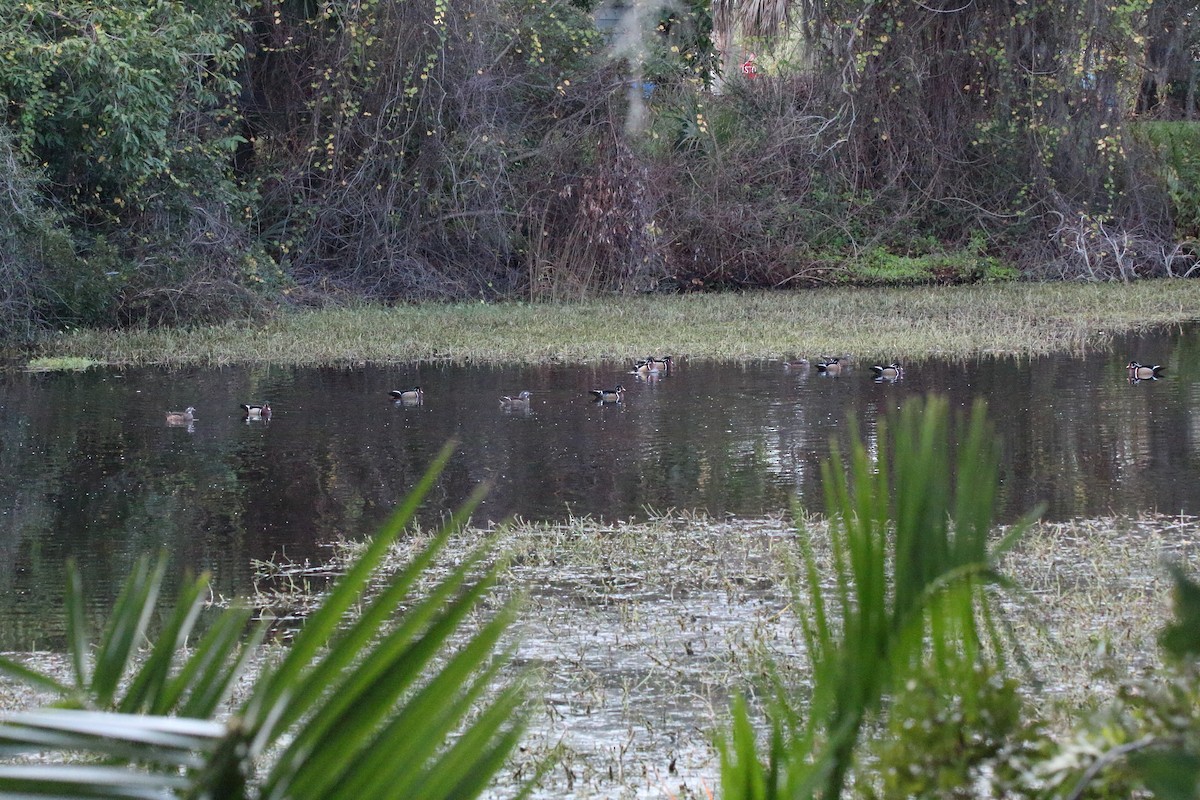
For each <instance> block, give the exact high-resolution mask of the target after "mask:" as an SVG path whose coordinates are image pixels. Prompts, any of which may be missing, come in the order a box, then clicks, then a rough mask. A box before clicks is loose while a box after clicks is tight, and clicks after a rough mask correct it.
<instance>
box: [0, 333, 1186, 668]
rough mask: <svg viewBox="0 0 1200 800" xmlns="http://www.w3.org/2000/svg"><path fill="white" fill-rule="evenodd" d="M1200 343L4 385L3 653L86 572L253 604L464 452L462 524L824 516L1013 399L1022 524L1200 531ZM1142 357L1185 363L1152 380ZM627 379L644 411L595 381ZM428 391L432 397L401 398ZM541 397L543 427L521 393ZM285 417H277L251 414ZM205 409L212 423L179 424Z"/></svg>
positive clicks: (444, 504) (457, 462)
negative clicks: (948, 412)
mask: <svg viewBox="0 0 1200 800" xmlns="http://www.w3.org/2000/svg"><path fill="white" fill-rule="evenodd" d="M1198 333H1200V331H1197V330H1193V329H1190V328H1189V329H1185V330H1182V331H1181V330H1174V331H1168V332H1163V333H1160V334H1154V335H1145V336H1140V337H1137V338H1131V339H1119V340H1117V341H1115V342H1114V343H1113V346H1112V347H1111V348H1109V349H1107V350H1105V351H1102V352H1094V353H1090V354H1087V355H1083V356H1067V355H1060V356H1050V357H1045V358H1034V359H1027V358H1004V357H991V358H983V359H977V360H970V361H953V362H951V361H944V360H926V361H922V362H914V363H911V364H907V365H906V371H905V374H904V377H903V379H902V380H900V381H898V382H895V383H877V382H875V381H874V380H873V374H872V372H871V370H870V369H869V368H868V366H869V365H855V366H853V367H852V368H850V369H849V370H847V371H846V372H845V373H844V374H842V375H840V376H837V377H828V376H825V375H823V374H820V373H818V372H817V371H816V370H815V369H811V368H808V369H806V368H793V369H785V368H784V367H783V365H782V364H780V363H779V362H756V363H749V364H737V365H731V364H713V363H699V362H696V363H689V362H682V363H677V364H676V365H675V366H674V368H673V369H672V370H671V372H670V374H666V375H662V376H660V377H659V378H658V379H657V380H644V379H639V378H638V377H637V376H635V375H632V374H629V373H628V369H629V366H628V365H621V364H602V365H586V366H578V365H557V364H547V365H545V366H537V367H524V368H493V367H469V366H467V367H463V366H441V365H424V364H422V365H397V366H372V367H359V368H345V369H314V368H290V367H251V368H225V369H185V370H162V369H129V370H89V371H86V372H81V373H66V374H27V373H15V372H10V373H6V374H3V375H0V459H2V461H3V469H2V470H0V620H2V622H0V649H5V650H7V649H24V648H30V647H34V646H43V647H44V646H53V645H54V644H56V643H57V641H56V634H55V633H54V631H55V630H56V627H55V625H56V624H57V623H55V625H47V622H46V620H47V619H48V618H52V619H54V620H57V619H58V617H59V616H60V608H61V587H62V586H63V562H64V559H65V558H66V557H67V556H74V557H75V558H76V559H77V560H78V561H79V562H80V564H81V566H82V568H83V570H84V574H85V581H86V582H87V585H88V586H89V588H90V590H91V591H92V592H93V593H94V594H95V595H96V598H95V600H96V602H97V603H106V602H108V599H107V598H111V596H112V595H113V594H114V593H115V591H116V589H117V587H118V586H119V585H120V583H121V581H122V580H123V579H124V577H125V576H126V575H127V574H128V572H129V569H130V565H131V564H132V563H133V561H134V560H135V559H136V558H137V557H138V556H139V555H141V554H143V553H147V552H155V551H158V550H164V551H166V552H167V553H168V554H169V556H170V558H171V561H172V566H173V571H179V570H181V569H183V568H185V567H186V568H191V569H193V570H199V569H208V570H211V571H212V572H213V573H214V584H215V586H216V588H217V590H218V591H220V592H222V593H226V594H239V593H245V592H246V590H247V589H248V588H249V586H250V583H251V577H252V562H253V560H254V559H267V558H272V557H280V556H282V557H286V558H290V559H293V560H296V561H304V560H306V559H320V558H323V556H324V554H325V550H324V549H323V545H324V544H325V543H327V542H329V541H330V540H332V539H335V538H337V537H339V536H359V535H364V534H367V533H369V532H371V531H372V530H373V529H374V528H375V527H376V526H377V525H378V524H379V523H380V522H381V521H382V520H383V519H384V518H385V517H386V516H387V514H388V513H389V512H390V511H391V510H392V509H393V508H394V507H395V505H396V504H397V503H398V502H399V501H400V500H401V499H402V498H403V497H404V495H405V493H406V492H407V491H408V490H409V489H410V488H411V487H412V485H413V484H414V482H415V481H416V480H417V478H418V477H419V476H420V474H421V473H422V471H423V470H424V468H425V467H426V465H427V464H428V463H429V461H430V459H431V458H432V457H433V455H434V454H435V453H436V452H437V451H438V450H439V449H440V448H441V446H442V445H443V444H444V443H445V442H446V441H447V440H449V439H451V438H454V439H457V440H458V442H459V448H458V450H457V451H456V453H455V455H454V456H453V458H452V460H451V462H450V465H449V467H448V469H447V470H446V472H445V474H444V475H443V476H442V478H441V480H440V481H439V483H438V485H437V488H436V490H435V491H434V493H433V495H432V496H431V497H430V499H429V501H428V502H427V507H428V510H427V515H426V519H427V520H428V521H431V522H432V521H436V519H438V518H440V516H441V515H443V514H444V513H445V512H446V511H447V510H448V509H450V508H452V507H453V506H454V505H455V504H457V503H458V502H459V501H460V500H462V499H463V498H465V497H466V496H467V495H468V494H469V493H470V491H471V490H472V489H473V488H474V487H475V486H477V485H478V484H479V483H481V482H484V481H488V482H490V483H491V484H492V487H493V488H492V490H491V493H490V494H489V495H488V497H487V499H486V500H485V502H484V503H483V505H482V507H481V508H480V510H479V512H478V513H477V515H476V517H475V521H476V522H477V523H483V522H487V521H494V520H501V519H503V518H505V517H508V516H510V515H519V516H521V517H523V518H526V519H534V520H556V519H563V518H566V517H567V516H568V515H574V516H584V515H587V516H592V517H596V518H602V519H617V518H620V519H628V518H644V517H646V516H647V515H649V514H651V513H653V512H654V511H656V510H660V511H661V510H666V509H672V508H673V509H688V510H693V509H694V510H702V511H706V512H708V513H710V514H713V515H726V514H730V515H746V516H755V515H761V514H764V513H769V512H774V511H778V510H780V509H783V508H785V507H786V506H787V504H788V503H789V502H790V500H791V498H793V497H796V498H798V499H799V501H800V502H801V504H802V505H804V506H805V507H808V508H810V509H813V510H820V508H821V506H822V489H821V486H820V463H821V461H822V459H824V458H825V457H826V456H827V455H828V452H829V442H830V440H831V437H848V435H849V431H850V430H851V428H852V427H853V426H857V429H858V430H859V431H860V432H861V434H862V435H863V436H866V437H871V436H873V435H874V432H875V430H876V425H877V420H878V419H879V418H881V416H882V415H884V414H885V413H887V412H889V411H891V410H893V409H895V408H897V407H898V406H899V405H900V403H901V402H902V401H903V400H904V399H905V398H907V397H910V396H913V395H921V394H925V393H928V392H937V393H940V394H943V395H945V396H947V397H948V398H949V399H950V401H951V403H952V405H953V406H955V407H960V408H964V409H965V408H968V407H969V406H970V404H971V403H972V402H973V400H974V399H975V398H977V397H983V398H985V399H987V401H988V402H989V406H990V409H991V416H992V419H993V421H994V422H995V423H996V426H997V429H998V432H999V434H1000V436H1001V438H1002V441H1003V465H1002V489H1001V495H1000V502H1001V505H1002V515H1003V516H1004V518H1006V519H1012V518H1014V517H1016V516H1017V515H1019V514H1020V513H1021V512H1023V511H1025V510H1027V509H1029V508H1031V507H1033V506H1034V505H1036V504H1037V503H1045V504H1046V508H1047V511H1046V516H1048V517H1050V518H1057V519H1063V518H1071V517H1088V516H1096V515H1106V514H1134V513H1137V512H1141V511H1150V510H1157V511H1160V512H1166V513H1177V512H1181V513H1185V514H1197V513H1200V448H1198V444H1200V394H1198V393H1197V391H1196V389H1197V386H1198V384H1200V378H1197V375H1200V336H1198ZM1131 358H1135V359H1137V360H1139V361H1142V362H1146V363H1156V364H1158V363H1161V364H1164V365H1166V367H1167V369H1166V372H1165V374H1164V376H1163V378H1162V379H1161V380H1155V381H1142V382H1140V383H1136V384H1131V383H1130V382H1129V381H1128V380H1127V376H1126V371H1125V364H1126V362H1127V361H1129V360H1130V359H1131ZM618 383H621V384H623V385H624V386H625V387H626V389H627V392H626V394H625V397H624V401H623V402H622V403H619V404H616V403H612V404H609V403H604V404H599V403H595V402H592V401H591V400H590V399H589V397H588V390H589V389H591V388H608V387H611V386H615V385H616V384H618ZM414 385H420V386H421V387H422V388H423V390H424V393H425V394H424V400H423V402H422V403H421V404H419V405H404V404H397V403H393V402H392V401H391V400H390V398H389V396H388V392H389V391H390V390H392V389H396V388H407V387H410V386H414ZM524 389H528V390H530V391H531V392H532V393H533V394H532V402H531V403H530V406H529V408H528V410H524V409H516V410H506V409H503V408H502V407H501V405H500V403H499V402H498V398H499V397H500V395H504V394H510V395H515V394H516V393H518V392H520V391H521V390H524ZM264 400H265V401H269V402H270V404H271V406H272V411H273V413H272V415H271V417H270V419H269V420H261V421H260V420H250V421H246V420H244V419H243V417H242V413H241V410H240V408H239V405H240V404H241V403H247V402H260V401H264ZM187 406H194V407H195V409H196V411H195V420H194V422H193V423H192V424H191V425H178V426H170V425H167V424H166V419H165V416H164V414H165V412H166V411H168V410H179V409H183V408H185V407H187Z"/></svg>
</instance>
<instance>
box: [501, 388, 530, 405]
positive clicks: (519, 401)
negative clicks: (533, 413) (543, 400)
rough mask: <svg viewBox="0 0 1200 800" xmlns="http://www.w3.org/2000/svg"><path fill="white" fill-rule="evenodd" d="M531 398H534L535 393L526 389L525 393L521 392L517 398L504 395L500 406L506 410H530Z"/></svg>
mask: <svg viewBox="0 0 1200 800" xmlns="http://www.w3.org/2000/svg"><path fill="white" fill-rule="evenodd" d="M531 397H533V393H532V392H530V391H529V390H528V389H526V390H525V391H523V392H521V393H520V394H519V395H517V396H516V397H509V396H508V395H504V397H501V398H500V405H502V406H504V407H505V408H515V409H525V408H529V398H531Z"/></svg>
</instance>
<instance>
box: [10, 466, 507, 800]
mask: <svg viewBox="0 0 1200 800" xmlns="http://www.w3.org/2000/svg"><path fill="white" fill-rule="evenodd" d="M450 452H451V448H449V447H447V448H446V449H444V450H443V452H442V453H441V454H440V455H439V456H438V458H437V460H436V461H435V463H434V464H433V466H431V468H430V469H429V471H428V472H427V473H426V474H425V476H424V477H423V478H422V479H421V481H420V482H419V484H418V485H417V487H416V488H414V490H413V491H412V493H411V494H410V495H409V496H408V498H407V499H406V500H405V501H404V503H403V504H402V505H401V507H400V508H399V509H398V510H397V512H396V514H395V516H394V517H393V518H392V520H391V521H389V522H388V524H387V525H386V526H385V527H384V529H383V530H381V531H380V532H379V533H378V534H377V535H376V536H375V538H374V539H373V540H372V541H371V542H370V544H369V545H368V547H367V548H366V550H365V551H364V553H363V554H362V555H361V556H360V557H359V558H358V560H357V561H356V562H355V563H354V564H352V565H351V567H350V568H349V570H348V571H347V573H346V574H345V575H343V576H342V577H341V578H340V579H339V580H338V581H337V583H336V584H335V585H334V587H333V589H332V590H331V591H330V592H329V594H328V595H327V596H326V597H325V599H324V602H323V603H322V604H321V606H320V607H319V608H318V609H317V610H316V611H315V612H314V613H313V614H312V616H311V617H310V618H309V619H308V620H307V621H306V623H305V624H304V626H303V628H302V629H301V630H300V632H299V633H298V634H297V635H296V636H295V638H294V640H293V642H292V645H291V646H290V648H288V650H287V652H286V654H285V655H284V656H283V658H282V659H281V660H280V661H279V662H278V663H275V664H269V665H267V666H265V667H264V668H263V672H262V673H261V674H260V675H259V676H258V677H257V678H256V679H255V680H254V683H253V687H252V688H251V690H250V693H249V697H248V699H247V700H245V701H244V702H243V703H241V704H240V707H239V708H238V709H237V711H236V713H234V714H233V715H232V716H231V717H229V718H228V720H226V721H224V722H217V721H214V716H216V712H217V710H218V707H219V705H220V704H221V702H222V701H223V700H224V699H225V698H226V697H227V695H228V693H229V689H230V688H231V686H232V681H233V680H234V679H235V678H236V677H237V676H238V675H239V674H240V673H241V672H242V671H243V668H244V666H245V660H246V658H247V657H248V656H249V654H250V653H252V652H253V650H254V647H253V645H254V643H255V641H256V640H257V637H258V636H260V635H261V631H260V633H259V634H256V635H255V637H254V638H252V639H251V641H250V642H249V643H247V644H245V645H242V644H241V635H242V633H243V629H244V626H245V623H246V622H247V620H248V616H249V614H248V612H247V611H246V610H229V611H226V612H224V613H223V614H221V615H220V616H219V618H218V619H217V620H216V621H215V623H214V624H213V625H212V626H211V627H210V628H209V629H208V631H207V632H206V633H204V634H203V636H201V637H200V638H199V639H198V641H195V642H190V641H188V635H189V633H191V631H192V630H193V625H194V623H195V621H196V618H197V616H198V614H199V612H200V610H201V606H202V604H203V600H204V593H205V590H206V586H207V583H206V581H205V579H203V578H201V579H199V580H196V581H194V582H192V583H190V584H188V585H186V586H185V587H184V589H183V590H182V592H181V596H180V598H179V601H178V603H177V605H176V607H175V610H174V611H173V612H171V613H170V614H169V615H168V617H167V619H166V621H165V623H164V625H163V627H162V629H161V631H160V632H159V634H158V641H157V643H155V644H154V645H153V646H152V647H151V648H150V651H149V652H148V653H139V652H138V648H139V646H140V644H141V642H142V638H143V635H144V634H145V632H146V631H147V624H148V621H149V620H150V618H151V617H152V615H153V612H154V608H155V599H156V595H157V592H158V588H159V586H160V582H161V578H162V567H161V564H160V565H159V566H157V567H153V568H152V567H151V566H150V565H149V564H148V562H145V561H143V562H142V563H141V564H140V565H139V567H138V569H137V571H136V572H135V574H134V575H133V576H132V577H131V578H130V580H129V582H128V583H127V585H126V587H125V590H124V592H123V593H122V595H121V597H120V598H119V599H118V601H117V605H116V607H115V608H114V609H113V611H112V614H111V617H110V622H109V625H108V628H107V630H106V632H105V635H104V637H103V639H102V640H101V643H100V647H99V649H98V651H97V652H96V654H95V657H94V659H92V658H90V649H89V647H88V644H87V641H86V637H85V635H84V631H83V624H82V617H83V613H82V591H81V589H80V587H79V586H78V581H77V580H74V579H73V580H72V585H71V587H70V591H69V593H68V598H69V599H68V622H69V625H68V631H69V636H70V639H71V655H72V665H73V668H74V673H75V682H74V685H73V686H64V685H61V684H59V683H58V682H57V681H55V680H54V679H53V678H51V677H48V676H45V675H42V674H40V673H37V672H35V671H32V670H29V669H26V668H24V667H21V666H19V665H17V664H14V663H13V662H11V661H8V660H4V661H0V668H3V669H4V670H5V671H6V672H8V673H9V674H10V675H12V676H14V677H17V678H19V679H22V680H25V681H27V682H29V683H30V684H32V685H34V686H37V687H39V688H43V689H50V690H52V691H55V692H58V693H60V695H61V696H62V697H63V698H64V700H65V703H66V704H67V705H70V706H74V707H76V708H82V707H87V708H90V709H108V710H86V711H82V710H64V709H47V710H42V711H34V712H27V713H23V714H16V715H13V716H11V717H9V718H8V719H7V720H5V721H4V723H3V724H2V725H0V750H2V751H3V753H4V754H6V755H9V756H12V755H18V754H26V753H33V752H44V751H54V752H56V753H57V754H58V755H59V756H60V757H61V758H62V762H61V763H54V764H47V765H43V766H37V767H24V766H18V765H10V766H3V767H0V792H5V793H25V794H30V795H33V794H55V795H58V796H64V797H65V796H76V797H84V796H91V797H95V796H103V797H133V796H137V797H145V796H155V797H175V796H178V797H219V798H229V799H230V800H234V799H235V798H249V797H291V798H347V800H349V798H361V797H381V798H382V797H396V798H406V797H415V796H420V797H423V798H439V797H444V798H467V797H474V796H476V795H478V794H479V793H480V792H481V791H482V790H483V789H484V788H485V787H486V785H487V782H488V780H489V779H490V777H491V775H492V774H493V773H494V772H495V771H496V770H497V769H498V768H499V766H500V764H501V763H502V761H503V759H504V758H505V757H506V756H507V754H508V752H509V751H510V750H511V748H512V747H513V745H514V744H515V741H516V736H517V733H518V732H519V730H520V723H519V720H518V719H517V714H516V712H517V704H518V702H519V696H520V695H519V692H518V690H517V689H516V688H515V687H514V686H512V685H509V686H507V687H503V686H502V687H499V688H497V686H496V685H495V684H496V683H497V679H498V677H499V673H500V670H501V669H502V667H503V666H504V664H505V659H503V658H495V657H494V653H495V650H496V647H497V643H498V641H499V638H500V635H501V634H502V632H503V631H504V630H505V628H506V626H507V625H508V622H509V620H510V619H511V613H512V612H511V609H510V608H504V609H501V610H500V611H499V612H497V613H495V614H493V615H491V616H490V617H489V618H486V619H483V620H481V621H478V624H473V625H472V626H471V630H469V631H468V630H466V627H467V626H466V621H467V619H468V618H469V617H470V616H471V615H472V614H473V613H474V612H475V611H476V610H477V609H478V607H479V606H480V604H481V602H482V601H483V598H484V597H485V595H486V594H487V592H488V589H489V588H490V587H491V586H492V585H493V584H494V583H495V580H496V575H497V567H496V566H494V565H493V566H490V567H489V566H487V565H485V564H484V563H483V556H484V550H483V549H481V550H479V551H476V552H475V553H474V554H473V555H472V556H471V557H469V558H466V559H464V560H463V562H462V563H461V564H458V565H457V566H455V567H454V569H452V570H451V572H450V573H449V574H448V575H446V576H445V577H443V578H441V579H440V580H439V581H437V582H436V583H434V585H432V586H430V587H422V588H421V590H420V591H419V592H417V591H416V587H417V585H418V582H419V581H420V579H421V578H422V577H423V576H424V575H425V572H426V570H427V569H428V568H429V567H430V565H431V564H432V562H433V560H434V558H435V557H436V556H437V554H438V552H439V551H440V549H441V548H442V547H443V546H444V545H445V544H446V541H447V540H448V538H449V536H450V534H451V533H452V532H454V531H455V530H457V529H458V528H459V527H460V526H461V525H462V524H463V523H464V522H465V521H466V517H467V515H468V514H469V513H470V511H471V510H472V509H473V508H474V505H475V504H476V503H478V501H479V495H477V496H476V497H475V498H473V499H472V501H471V502H470V503H468V505H467V506H466V507H465V508H464V509H462V510H461V511H460V512H459V513H458V514H456V515H455V516H454V517H453V518H452V520H451V521H450V523H449V524H448V525H447V526H446V528H445V529H444V530H443V531H442V532H441V533H440V534H439V535H438V536H437V537H435V539H434V540H433V541H432V542H431V543H430V545H429V546H428V547H427V548H426V549H425V550H423V551H422V552H420V553H418V555H417V556H416V557H415V558H414V559H413V561H412V562H411V563H410V564H409V565H408V566H407V567H406V568H405V569H403V570H402V571H401V572H400V573H399V574H398V575H395V576H392V578H391V580H390V581H389V582H388V583H386V585H384V586H383V587H382V588H381V589H380V590H378V592H371V591H368V590H369V588H370V586H371V579H372V577H373V575H374V573H375V571H376V569H377V568H378V566H379V563H380V561H381V559H382V558H383V556H384V555H385V553H386V552H387V549H388V547H389V546H390V545H391V543H392V542H393V541H394V540H395V538H396V537H397V536H398V535H399V534H400V533H401V532H402V531H403V530H404V529H405V528H406V526H407V525H408V523H409V522H410V521H411V519H412V517H413V514H414V513H415V511H416V509H417V507H418V505H419V504H420V502H421V501H422V500H423V498H424V496H425V494H426V493H427V492H428V491H429V489H430V487H431V486H432V485H433V483H434V481H435V480H436V478H437V476H438V475H439V474H440V472H441V470H442V468H443V467H444V466H445V463H446V461H447V460H448V458H449V455H450ZM400 609H404V611H403V613H402V614H400V615H399V617H398V618H397V614H398V612H399V611H400ZM185 645H186V650H187V652H190V655H189V656H187V657H186V658H185V659H183V660H182V661H179V660H178V658H177V657H178V656H179V655H180V654H181V653H183V652H184V651H185ZM139 662H140V666H139ZM168 715H171V716H168ZM448 737H449V738H450V741H449V743H446V742H447V741H448ZM97 758H98V759H100V761H97V760H96V759H97ZM101 763H102V764H103V766H100V765H99V764H101Z"/></svg>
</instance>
